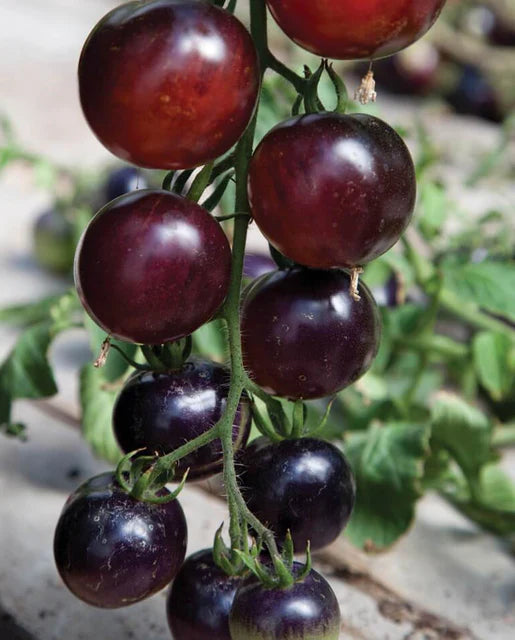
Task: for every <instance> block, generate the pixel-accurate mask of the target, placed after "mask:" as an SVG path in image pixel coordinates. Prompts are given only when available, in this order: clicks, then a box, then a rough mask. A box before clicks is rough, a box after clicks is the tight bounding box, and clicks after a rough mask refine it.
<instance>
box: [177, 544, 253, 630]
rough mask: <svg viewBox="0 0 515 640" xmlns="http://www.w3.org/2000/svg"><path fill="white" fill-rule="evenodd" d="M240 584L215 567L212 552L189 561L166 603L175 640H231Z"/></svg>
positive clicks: (181, 571)
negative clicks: (235, 597) (230, 618)
mask: <svg viewBox="0 0 515 640" xmlns="http://www.w3.org/2000/svg"><path fill="white" fill-rule="evenodd" d="M240 583H241V578H239V577H237V576H228V575H226V574H225V573H224V572H223V571H222V570H221V569H219V568H218V567H217V566H216V564H215V562H214V560H213V551H212V549H204V550H203V551H198V552H197V553H194V554H193V555H191V556H190V557H189V558H187V559H186V561H185V563H184V564H183V565H182V568H181V570H180V571H179V573H178V574H177V577H176V578H175V580H174V582H173V584H172V587H171V589H170V591H169V593H168V598H167V601H166V612H167V616H168V625H169V627H170V630H171V632H172V635H173V638H174V640H232V638H231V635H230V632H229V612H230V610H231V607H232V603H233V600H234V595H235V593H236V590H237V588H238V586H239V585H240Z"/></svg>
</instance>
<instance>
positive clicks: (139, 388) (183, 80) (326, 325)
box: [54, 0, 444, 640]
mask: <svg viewBox="0 0 515 640" xmlns="http://www.w3.org/2000/svg"><path fill="white" fill-rule="evenodd" d="M253 2H254V3H255V2H261V0H251V4H252V3H253ZM443 3H444V0H440V1H435V0H423V1H420V2H418V1H417V2H413V1H408V0H405V1H403V0H396V1H392V2H389V3H384V2H380V1H379V0H367V1H364V2H360V3H356V2H353V1H347V0H338V1H331V2H329V1H327V0H326V1H323V2H322V1H320V2H312V1H311V0H290V1H279V0H268V5H269V8H270V10H271V12H272V14H273V15H274V17H275V19H276V20H277V22H278V23H279V25H280V26H281V27H282V28H283V30H284V31H285V32H286V33H287V34H288V35H289V36H290V37H291V38H292V39H293V40H295V41H296V42H298V43H299V44H300V45H301V46H303V47H305V48H307V49H309V50H311V51H313V52H316V53H318V54H320V55H322V56H328V57H337V58H356V57H358V58H362V57H366V58H372V57H374V56H381V55H387V54H391V53H393V52H394V51H396V50H398V49H400V48H402V47H405V46H407V45H408V44H410V43H411V42H413V41H414V40H415V39H417V38H418V37H420V36H421V35H422V34H423V33H424V32H425V31H426V30H427V29H428V28H429V27H430V25H431V24H432V22H433V21H434V20H435V19H436V17H437V15H438V12H439V10H440V9H441V7H442V5H443ZM219 4H223V3H220V2H218V3H208V2H203V1H195V0H148V1H144V2H139V1H136V2H129V3H127V4H124V5H122V6H120V7H118V8H116V9H114V10H113V11H111V12H110V13H109V14H107V15H106V16H105V17H104V18H103V19H102V20H101V21H100V22H99V23H98V25H97V26H96V27H95V28H94V30H93V31H92V33H91V34H90V36H89V38H88V39H87V41H86V43H85V45H84V48H83V52H82V55H81V59H80V63H79V85H80V97H81V102H82V107H83V110H84V114H85V116H86V118H87V120H88V122H89V124H90V126H91V128H92V129H93V131H94V132H95V134H96V135H97V137H98V138H99V140H100V141H101V142H102V143H103V144H104V145H105V146H106V147H107V148H108V149H109V150H111V151H112V152H113V153H114V154H116V155H117V156H119V157H121V158H123V159H124V160H127V161H129V162H131V163H133V164H136V165H139V166H142V167H147V168H159V169H170V170H179V169H180V170H184V169H190V168H193V167H197V166H200V165H206V164H207V163H210V162H212V161H214V160H215V159H216V158H218V157H219V156H221V155H222V154H224V153H226V152H227V151H229V150H230V149H231V147H232V146H233V145H234V144H235V143H236V142H237V141H238V140H239V139H240V137H241V136H242V135H243V134H244V132H245V129H246V128H247V126H248V125H249V122H250V121H251V119H252V117H253V114H254V112H255V108H256V104H257V101H258V97H259V92H260V82H261V70H260V62H259V59H258V55H257V52H256V48H255V45H254V42H253V40H252V38H251V37H250V35H249V33H248V32H247V30H246V29H245V27H244V26H243V25H242V24H241V23H240V22H239V21H238V20H237V19H236V18H235V17H234V16H233V15H232V14H231V13H230V12H228V11H225V10H223V9H222V8H220V7H219V6H215V5H219ZM415 191H416V185H415V172H414V167H413V163H412V160H411V157H410V154H409V152H408V150H407V148H406V146H405V145H404V143H403V141H402V140H401V138H400V137H399V136H398V135H397V133H396V132H395V131H394V130H393V129H392V128H391V127H389V126H388V125H387V124H386V123H385V122H383V121H381V120H379V119H378V118H375V117H372V116H368V115H363V114H361V115H352V116H349V115H342V114H337V113H325V112H324V113H315V114H308V115H302V116H296V117H293V118H291V119H290V120H287V121H286V122H282V123H280V124H279V125H278V126H276V127H275V128H274V129H273V130H272V131H270V132H269V133H268V135H266V136H265V138H264V139H263V140H262V142H261V143H260V144H259V146H258V147H257V149H256V150H255V152H254V154H253V156H252V159H251V161H250V165H249V170H248V195H249V204H250V211H251V214H252V217H253V219H254V220H255V221H256V223H257V225H258V226H259V228H260V229H261V231H262V232H263V233H264V235H265V236H266V237H267V239H268V240H269V241H270V243H271V244H272V245H273V247H275V249H276V250H277V251H279V252H280V253H281V254H283V256H286V258H287V259H289V260H290V261H291V266H290V267H289V268H285V269H282V270H281V269H280V270H274V271H273V272H270V273H266V274H264V275H262V276H260V277H259V278H257V279H255V280H254V281H253V282H252V283H251V284H250V286H249V287H248V288H247V290H246V291H245V292H244V294H243V297H242V303H241V333H242V350H243V363H244V365H245V368H246V370H247V372H248V374H249V376H250V377H251V379H252V380H253V383H254V384H256V385H259V386H260V387H261V388H262V389H263V390H264V391H266V392H267V393H269V394H271V395H276V396H281V397H283V398H287V399H289V400H307V399H313V398H321V397H324V396H328V395H331V394H334V393H336V392H338V391H339V390H341V389H343V388H344V387H346V386H348V385H349V384H351V383H352V382H354V381H355V380H356V379H357V378H358V377H359V376H361V375H362V374H363V373H364V372H365V371H366V370H367V369H368V368H369V367H370V365H371V363H372V360H373V358H374V356H375V354H376V351H377V348H378V343H379V336H380V323H379V316H378V312H377V308H376V304H375V302H374V299H373V297H372V295H371V294H370V292H369V291H368V289H367V288H366V286H364V285H362V284H360V285H358V283H357V274H358V272H359V269H360V268H361V267H362V265H364V264H366V263H367V262H369V261H370V260H372V259H374V258H375V257H377V256H378V255H380V254H382V253H383V252H385V251H386V250H388V249H389V248H390V247H391V246H392V245H393V244H394V243H395V242H396V241H397V240H398V238H399V236H400V235H401V233H402V232H403V230H404V229H405V228H406V226H407V224H408V223H409V220H410V217H411V214H412V211H413V206H414V200H415ZM75 279H76V285H77V289H78V292H79V295H80V298H81V301H82V303H83V305H84V307H85V309H86V311H87V312H88V313H89V314H90V315H91V317H92V318H93V319H94V320H95V321H96V322H97V323H98V324H99V325H100V326H101V327H102V328H103V329H105V331H106V332H107V333H108V334H109V335H110V336H113V337H116V338H119V339H121V340H124V341H128V342H133V343H138V344H143V345H163V344H164V345H167V344H170V343H173V342H176V341H178V340H180V339H182V338H184V337H186V336H189V335H190V334H191V333H192V332H193V331H195V330H196V329H197V328H199V327H200V326H201V325H203V324H204V323H206V322H208V321H209V320H211V319H212V318H213V316H214V315H215V314H216V313H217V311H218V310H219V309H220V307H221V305H222V304H223V302H224V299H225V298H226V296H227V294H228V291H229V286H230V280H231V249H230V246H229V242H228V239H227V237H226V235H225V234H224V231H223V230H222V228H221V226H220V225H219V223H218V221H217V220H216V219H215V218H214V217H213V216H212V215H211V214H210V213H209V212H208V211H207V210H206V209H205V208H203V207H202V206H201V205H199V204H197V202H196V201H194V199H192V198H187V197H182V196H179V195H177V194H175V193H173V192H171V191H168V190H155V189H142V190H136V191H132V192H130V193H127V194H124V195H122V196H120V197H118V198H116V199H115V200H113V201H112V202H110V203H108V204H107V205H106V206H105V207H103V208H102V209H101V210H100V211H99V213H98V214H97V215H96V216H95V218H93V220H92V221H91V222H90V224H89V225H88V227H87V229H86V230H85V232H84V234H83V236H82V239H81V241H80V243H79V246H78V248H77V254H76V259H75ZM153 353H166V350H164V349H162V350H161V351H159V349H154V350H153ZM161 364H163V361H161ZM230 375H231V374H230V371H229V370H228V369H227V368H226V367H224V366H222V365H219V364H217V363H215V362H211V361H208V360H206V359H202V358H188V359H187V360H186V361H185V362H183V363H182V364H180V365H179V366H173V365H172V364H170V363H169V366H166V362H165V361H164V365H163V366H161V367H154V368H153V369H151V370H149V369H148V368H147V370H144V371H137V372H135V373H134V374H133V375H132V376H131V377H130V378H129V380H128V381H127V382H126V384H125V386H124V387H123V389H122V391H121V393H120V395H119V397H118V400H117V402H116V405H115V409H114V414H113V425H114V431H115V434H116V437H117V439H118V442H119V444H120V446H121V448H122V450H123V451H125V452H132V451H135V450H139V451H143V452H145V453H147V454H148V453H152V452H159V453H161V454H167V453H170V452H173V451H175V450H176V449H177V448H178V447H179V446H181V445H183V444H184V443H185V442H188V441H190V440H192V439H193V438H195V437H197V436H199V435H201V434H202V433H203V432H205V431H206V430H208V429H209V428H210V427H211V426H212V425H214V424H215V423H217V421H218V420H219V419H220V417H221V416H222V415H223V413H224V410H225V407H226V403H227V398H228V390H229V382H230ZM250 404H251V401H250V399H249V397H247V395H245V394H244V395H243V396H242V397H241V399H240V404H239V407H238V410H237V412H236V417H235V419H234V424H233V427H232V429H233V431H232V435H233V444H234V449H235V450H240V451H239V458H238V471H239V484H240V489H241V492H242V494H243V496H244V499H245V501H246V503H247V505H248V507H249V508H250V510H251V512H252V513H253V514H255V515H256V516H257V517H258V518H259V519H260V520H261V521H262V522H263V523H264V524H266V526H267V527H269V528H270V529H271V530H272V531H273V532H274V534H275V535H276V537H277V541H278V544H279V546H280V547H282V546H285V547H286V546H288V545H289V544H290V543H289V536H288V532H289V533H290V534H291V538H292V539H293V548H294V550H295V551H296V552H302V551H303V550H304V549H305V548H306V545H307V544H308V542H309V543H310V544H311V548H312V549H319V548H321V547H323V546H325V545H327V544H329V543H330V542H332V541H333V540H334V539H335V538H336V537H337V536H338V535H339V534H340V533H341V531H342V529H343V528H344V526H345V524H346V523H347V521H348V519H349V517H350V514H351V511H352V507H353V504H354V498H355V487H354V481H353V477H352V472H351V470H350V467H349V464H348V463H347V461H346V459H345V457H344V456H343V454H342V453H341V452H340V451H339V450H338V449H337V448H336V447H334V446H333V445H332V444H330V443H327V442H324V441H322V440H318V439H316V438H314V437H303V438H297V439H288V438H281V437H279V435H277V438H275V439H274V441H269V440H266V439H265V438H259V439H257V440H255V441H253V442H252V443H251V444H250V445H249V446H248V447H246V444H247V440H248V437H249V431H250V423H251V407H250ZM135 460H136V462H135V463H134V465H133V466H137V465H138V462H137V461H138V458H136V459H135ZM222 465H223V455H222V450H221V445H220V442H219V440H213V441H211V442H209V443H207V444H205V445H204V446H201V447H200V448H199V449H197V450H196V451H194V452H192V453H190V454H188V455H187V456H186V457H184V458H183V459H181V460H180V461H179V463H178V465H177V467H176V469H175V473H179V474H180V473H183V472H185V471H186V470H189V478H190V479H191V478H203V477H207V476H208V475H211V474H213V473H216V472H218V471H220V470H221V468H222ZM141 468H142V467H141V465H140V470H141ZM130 473H131V474H132V469H131V471H130ZM127 475H129V474H127ZM123 484H124V483H120V476H118V475H115V474H113V473H106V474H102V475H100V476H97V477H95V478H92V479H91V480H89V481H88V482H86V483H85V484H83V485H82V486H81V487H80V488H79V489H78V490H77V491H76V492H75V493H74V494H72V496H70V498H69V499H68V501H67V503H66V504H65V506H64V509H63V512H62V514H61V517H60V519H59V522H58V524H57V529H56V533H55V545H54V551H55V558H56V563H57V567H58V569H59V572H60V574H61V576H62V578H63V580H64V582H65V583H66V585H67V586H68V587H69V588H70V590H71V591H72V592H73V593H74V594H75V595H76V596H78V597H79V598H81V599H83V600H84V601H86V602H88V603H89V604H92V605H95V606H99V607H120V606H124V605H128V604H131V603H134V602H137V601H139V600H141V599H143V598H146V597H148V596H150V595H152V594H153V593H156V592H157V591H159V590H160V589H162V588H163V587H165V586H166V585H167V584H169V583H170V582H171V581H172V580H173V585H172V588H171V590H170V592H169V596H168V600H167V606H168V619H169V623H170V628H171V630H172V633H173V637H174V638H175V640H186V639H187V640H204V639H206V640H207V639H209V640H231V639H232V640H251V639H252V640H254V639H262V640H274V639H277V640H280V639H281V638H289V639H296V638H299V639H301V638H306V639H307V638H309V639H315V638H316V639H333V640H334V639H336V638H338V635H339V626H340V614H339V608H338V602H337V599H336V596H335V594H334V593H333V591H332V589H331V587H330V586H329V584H328V583H327V582H326V581H325V579H324V578H323V577H322V576H320V575H319V574H318V573H317V572H316V571H314V570H312V569H311V570H308V571H303V567H302V565H300V564H298V563H293V564H290V571H291V574H292V577H293V584H290V585H289V586H288V588H283V589H281V588H278V587H276V588H270V587H269V586H267V585H266V584H262V583H261V582H260V581H259V580H258V579H257V578H256V577H254V576H250V577H249V576H248V574H245V573H243V574H241V573H240V574H238V575H228V574H227V573H226V572H225V571H223V570H222V568H221V567H220V566H218V564H217V563H216V562H215V557H214V554H213V551H212V550H211V549H208V550H205V551H201V552H199V553H197V554H194V555H193V556H191V557H189V558H188V559H187V560H186V562H184V563H183V561H184V557H185V551H186V537H187V528H186V521H185V518H184V515H183V512H182V509H181V507H180V504H179V502H178V501H177V500H168V499H167V498H170V496H171V494H170V492H169V491H168V490H167V489H166V488H160V489H159V490H158V491H157V492H156V494H155V495H154V499H153V500H151V501H147V500H140V499H137V498H135V497H134V495H132V494H131V493H130V492H127V491H126V488H125V487H124V486H123ZM263 563H264V565H265V566H266V564H267V560H266V558H265V559H264V560H263Z"/></svg>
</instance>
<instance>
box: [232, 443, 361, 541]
mask: <svg viewBox="0 0 515 640" xmlns="http://www.w3.org/2000/svg"><path fill="white" fill-rule="evenodd" d="M240 462H241V469H239V470H240V475H239V479H238V481H239V483H240V486H241V491H242V493H243V497H244V498H245V501H246V503H247V505H248V507H249V509H250V510H251V511H252V513H254V515H256V516H257V517H258V518H259V520H261V522H262V523H263V524H265V525H266V526H268V527H269V528H270V529H272V531H273V532H274V533H275V534H276V536H277V537H278V539H279V541H281V542H282V541H283V540H284V538H285V536H286V533H287V532H288V531H290V533H291V535H292V538H293V543H294V547H295V551H296V552H297V553H302V552H303V551H305V550H306V545H307V543H308V541H309V542H310V544H311V549H312V550H317V549H322V548H323V547H325V546H327V545H328V544H330V543H331V542H333V541H334V540H336V538H337V537H338V536H339V535H340V533H341V532H342V531H343V528H344V527H345V525H346V524H347V522H348V521H349V518H350V515H351V513H352V508H353V506H354V500H355V496H356V487H355V484H354V477H353V475H352V470H351V468H350V466H349V463H348V462H347V460H346V458H345V456H344V455H343V453H342V452H341V451H340V450H339V449H337V448H336V447H335V446H334V445H332V444H330V443H329V442H325V441H323V440H317V439H315V438H300V439H296V440H282V441H281V442H277V443H271V442H269V441H268V440H267V439H266V438H258V439H257V440H254V441H253V442H251V444H250V445H249V446H248V447H247V449H246V450H245V451H244V452H243V454H242V456H241V457H240Z"/></svg>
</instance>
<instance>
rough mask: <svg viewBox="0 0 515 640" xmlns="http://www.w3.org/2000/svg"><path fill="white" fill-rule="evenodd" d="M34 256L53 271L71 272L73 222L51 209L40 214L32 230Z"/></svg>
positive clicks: (73, 235)
mask: <svg viewBox="0 0 515 640" xmlns="http://www.w3.org/2000/svg"><path fill="white" fill-rule="evenodd" d="M32 235H33V244H34V256H35V258H36V260H37V261H38V262H39V264H40V265H41V266H42V267H44V268H45V269H48V271H51V272H52V273H58V274H65V273H69V272H70V271H71V269H72V267H73V255H74V253H75V234H74V231H73V224H72V223H71V222H70V221H69V220H67V219H66V217H65V216H64V215H63V214H62V213H60V212H59V211H56V210H55V209H49V210H48V211H45V212H43V213H42V214H41V215H39V216H38V218H37V219H36V222H35V223H34V228H33V231H32Z"/></svg>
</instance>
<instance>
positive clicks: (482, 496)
mask: <svg viewBox="0 0 515 640" xmlns="http://www.w3.org/2000/svg"><path fill="white" fill-rule="evenodd" d="M441 493H442V494H443V495H444V497H445V498H447V499H448V500H449V501H450V502H451V503H452V504H453V505H454V506H455V507H456V508H457V509H459V510H460V511H461V512H463V513H464V514H465V515H466V516H467V517H468V518H470V519H471V520H474V521H475V522H477V523H478V524H479V525H481V526H482V527H483V528H484V529H486V530H488V531H492V532H493V533H496V534H498V535H503V536H507V535H513V534H514V533H515V485H514V483H513V481H512V480H511V478H510V477H509V476H508V475H507V474H506V473H505V472H504V471H503V469H501V467H499V465H497V464H488V465H486V466H484V467H483V468H482V470H481V473H480V477H479V483H478V491H477V495H476V496H475V497H472V496H471V494H470V491H469V489H468V487H467V485H466V484H465V483H464V482H463V481H460V478H459V477H455V478H454V483H453V484H450V483H449V482H448V480H447V482H446V483H445V485H444V486H443V488H442V489H441Z"/></svg>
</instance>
